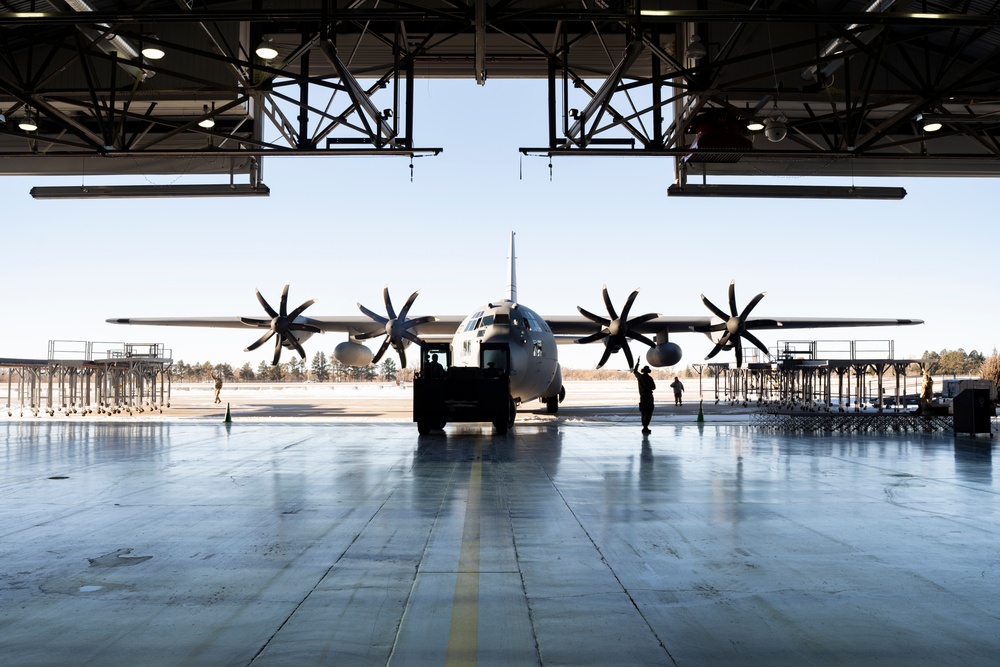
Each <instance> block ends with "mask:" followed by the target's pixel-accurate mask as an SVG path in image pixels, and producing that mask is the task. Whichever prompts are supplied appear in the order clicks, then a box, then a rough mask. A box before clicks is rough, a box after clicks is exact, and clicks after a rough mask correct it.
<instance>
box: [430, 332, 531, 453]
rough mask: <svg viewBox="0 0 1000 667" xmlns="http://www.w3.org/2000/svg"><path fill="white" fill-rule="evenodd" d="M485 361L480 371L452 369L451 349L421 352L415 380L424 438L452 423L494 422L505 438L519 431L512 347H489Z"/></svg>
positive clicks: (446, 346)
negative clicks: (512, 393) (511, 371)
mask: <svg viewBox="0 0 1000 667" xmlns="http://www.w3.org/2000/svg"><path fill="white" fill-rule="evenodd" d="M479 361H480V366H479V367H472V366H452V365H451V346H450V345H449V344H447V343H424V344H423V345H422V346H421V353H420V370H419V371H418V372H417V374H416V375H415V376H414V378H413V421H415V422H416V423H417V431H418V432H419V433H420V434H421V435H427V434H428V433H430V432H431V430H432V429H442V428H444V427H445V424H448V423H449V422H490V423H492V424H493V427H494V428H495V429H496V432H497V433H498V434H499V435H504V434H505V433H507V431H508V430H509V429H510V428H511V427H512V426H513V425H514V415H515V414H516V412H517V406H516V404H515V403H514V399H512V398H511V396H510V375H509V371H508V369H510V350H509V349H508V347H507V345H506V344H489V343H484V344H483V345H482V346H481V348H480V353H479Z"/></svg>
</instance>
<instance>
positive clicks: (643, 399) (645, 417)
mask: <svg viewBox="0 0 1000 667" xmlns="http://www.w3.org/2000/svg"><path fill="white" fill-rule="evenodd" d="M632 375H634V376H635V379H636V381H637V382H638V383H639V414H640V415H641V416H642V433H643V435H646V434H648V433H649V432H650V430H649V422H650V421H651V420H652V419H653V390H655V389H656V382H654V381H653V376H652V375H650V374H649V366H643V367H642V373H640V372H639V362H638V361H637V362H635V368H633V369H632Z"/></svg>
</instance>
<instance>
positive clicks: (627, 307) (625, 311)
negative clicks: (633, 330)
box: [621, 289, 639, 368]
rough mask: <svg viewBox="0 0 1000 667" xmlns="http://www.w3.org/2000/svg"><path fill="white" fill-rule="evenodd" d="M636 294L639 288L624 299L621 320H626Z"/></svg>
mask: <svg viewBox="0 0 1000 667" xmlns="http://www.w3.org/2000/svg"><path fill="white" fill-rule="evenodd" d="M637 296H639V290H638V289H637V290H635V291H633V292H632V293H631V294H629V295H628V299H626V301H625V307H624V308H622V314H621V319H622V320H628V312H629V311H630V310H632V304H633V303H634V302H635V297H637ZM630 324H631V322H630ZM629 368H632V367H631V366H629Z"/></svg>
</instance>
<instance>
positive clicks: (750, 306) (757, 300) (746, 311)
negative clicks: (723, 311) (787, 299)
mask: <svg viewBox="0 0 1000 667" xmlns="http://www.w3.org/2000/svg"><path fill="white" fill-rule="evenodd" d="M766 294H767V292H761V293H760V294H758V295H757V296H755V297H754V298H753V299H751V300H750V303H748V304H747V307H746V308H744V309H743V312H742V313H740V319H741V320H743V321H744V322H746V319H747V316H748V315H750V311H751V310H753V309H754V307H755V306H756V305H757V304H758V303H760V300H761V299H763V298H764V296H765V295H766Z"/></svg>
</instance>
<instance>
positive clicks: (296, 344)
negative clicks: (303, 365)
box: [288, 336, 306, 359]
mask: <svg viewBox="0 0 1000 667" xmlns="http://www.w3.org/2000/svg"><path fill="white" fill-rule="evenodd" d="M288 342H290V343H291V344H292V347H294V348H295V351H296V352H298V353H299V356H300V357H302V358H303V359H305V358H306V350H305V348H304V347H302V343H300V342H299V340H298V339H297V338H296V337H295V336H289V337H288Z"/></svg>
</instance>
